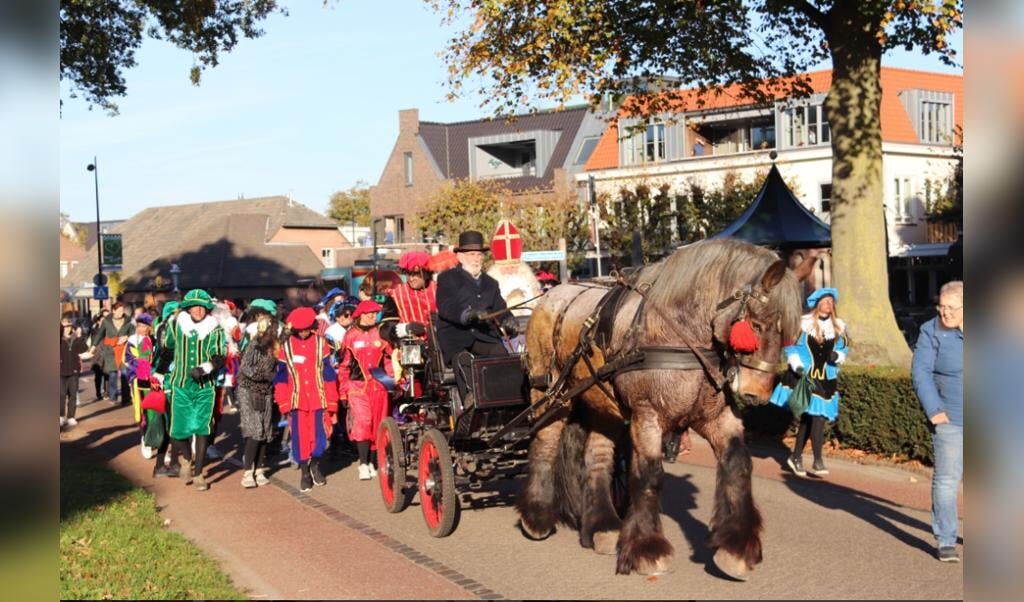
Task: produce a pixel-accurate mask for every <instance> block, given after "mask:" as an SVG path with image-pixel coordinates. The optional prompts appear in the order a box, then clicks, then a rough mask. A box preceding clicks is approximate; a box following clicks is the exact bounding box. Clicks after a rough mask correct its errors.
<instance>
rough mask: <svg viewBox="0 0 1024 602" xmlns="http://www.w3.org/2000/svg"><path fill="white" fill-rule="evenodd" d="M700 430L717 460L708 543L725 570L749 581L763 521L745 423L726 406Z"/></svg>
mask: <svg viewBox="0 0 1024 602" xmlns="http://www.w3.org/2000/svg"><path fill="white" fill-rule="evenodd" d="M698 432H699V433H700V434H701V435H702V436H703V437H704V438H705V439H707V440H708V442H709V443H710V444H711V448H712V449H713V450H714V452H715V457H716V458H717V459H718V470H717V475H716V478H715V507H714V510H713V512H712V515H711V524H710V525H709V527H710V532H709V534H708V544H709V545H710V546H711V547H712V548H715V550H716V552H715V556H714V562H715V564H716V565H717V566H718V568H719V569H721V570H722V572H724V573H725V574H727V575H729V576H730V577H733V578H734V579H739V580H746V579H747V573H748V572H749V571H750V570H751V569H753V568H754V566H755V565H757V564H758V563H759V562H761V531H762V529H763V523H762V520H761V513H760V511H759V510H758V509H757V506H756V505H755V504H754V497H753V494H752V492H751V481H750V480H751V473H752V468H753V467H752V463H751V460H750V452H749V451H748V450H747V448H746V446H745V445H744V444H743V423H742V422H741V421H740V419H739V418H738V417H737V416H736V415H735V414H734V413H733V412H732V410H731V409H727V410H726V411H724V412H722V414H721V415H719V417H718V419H717V420H715V421H713V422H711V423H710V424H703V425H700V427H699V428H698Z"/></svg>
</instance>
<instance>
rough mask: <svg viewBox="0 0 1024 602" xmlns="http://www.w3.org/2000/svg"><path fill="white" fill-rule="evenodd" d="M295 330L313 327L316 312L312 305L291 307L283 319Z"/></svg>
mask: <svg viewBox="0 0 1024 602" xmlns="http://www.w3.org/2000/svg"><path fill="white" fill-rule="evenodd" d="M285 322H287V323H288V324H289V325H290V326H291V327H292V328H294V329H295V330H305V329H307V328H312V327H313V322H316V312H315V311H313V308H312V307H299V308H297V309H293V310H292V312H291V313H290V314H288V318H287V319H286V320H285Z"/></svg>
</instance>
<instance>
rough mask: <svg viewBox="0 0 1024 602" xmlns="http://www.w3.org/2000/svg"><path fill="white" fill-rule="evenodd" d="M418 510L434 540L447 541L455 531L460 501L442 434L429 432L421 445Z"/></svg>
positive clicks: (425, 434) (453, 471)
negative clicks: (445, 538) (441, 538)
mask: <svg viewBox="0 0 1024 602" xmlns="http://www.w3.org/2000/svg"><path fill="white" fill-rule="evenodd" d="M419 490H420V507H421V508H422V509H423V520H424V521H426V523H427V529H429V530H430V534H431V535H433V536H434V537H447V536H448V535H450V534H451V532H452V530H454V529H455V519H456V517H457V516H458V513H459V498H458V494H457V492H456V491H455V469H454V467H453V465H452V454H451V451H450V450H449V449H448V441H447V440H446V439H445V437H444V435H443V434H441V431H439V430H437V429H430V430H429V431H427V432H426V433H424V435H423V439H422V440H421V441H420V466H419Z"/></svg>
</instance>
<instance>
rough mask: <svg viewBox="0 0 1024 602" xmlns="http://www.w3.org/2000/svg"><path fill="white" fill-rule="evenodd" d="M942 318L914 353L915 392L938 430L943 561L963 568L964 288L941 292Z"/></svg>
mask: <svg viewBox="0 0 1024 602" xmlns="http://www.w3.org/2000/svg"><path fill="white" fill-rule="evenodd" d="M938 310H939V315H938V316H937V317H935V318H932V319H931V320H929V321H928V322H925V324H924V325H923V326H922V327H921V334H920V336H919V337H918V339H917V348H916V349H915V350H914V362H913V368H912V373H913V377H914V388H915V389H916V390H917V396H918V398H920V400H921V406H922V407H923V408H924V412H925V415H927V416H928V420H929V421H930V422H931V425H932V428H933V431H932V432H933V434H932V447H933V449H934V453H935V470H934V472H933V475H932V531H933V532H934V533H935V538H936V539H937V540H938V544H939V552H938V556H939V560H941V561H943V562H960V555H959V554H957V551H956V540H957V529H958V526H959V517H958V513H957V505H956V504H957V494H958V493H959V490H960V481H961V479H962V477H963V473H964V283H963V282H961V281H954V282H948V283H946V284H944V285H943V286H942V289H941V290H940V291H939V306H938Z"/></svg>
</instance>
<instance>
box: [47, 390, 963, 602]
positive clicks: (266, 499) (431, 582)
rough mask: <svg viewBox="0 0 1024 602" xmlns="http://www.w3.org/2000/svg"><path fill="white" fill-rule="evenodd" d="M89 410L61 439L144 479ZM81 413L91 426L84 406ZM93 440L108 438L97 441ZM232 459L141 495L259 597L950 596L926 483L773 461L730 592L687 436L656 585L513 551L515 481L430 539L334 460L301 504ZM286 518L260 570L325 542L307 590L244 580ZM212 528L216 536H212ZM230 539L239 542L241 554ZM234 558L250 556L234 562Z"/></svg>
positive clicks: (255, 572) (952, 575) (576, 561)
mask: <svg viewBox="0 0 1024 602" xmlns="http://www.w3.org/2000/svg"><path fill="white" fill-rule="evenodd" d="M87 388H88V387H86V386H85V385H83V389H87ZM83 395H86V393H83ZM94 405H95V406H96V409H99V410H100V411H101V412H102V413H101V414H100V415H99V416H96V417H94V418H92V417H87V418H86V419H85V420H83V421H82V423H81V424H80V425H79V426H78V427H76V429H74V431H77V432H73V433H72V434H70V435H65V436H64V437H67V438H69V439H79V440H80V441H81V442H84V443H88V444H93V443H96V442H98V441H106V443H104V444H103V447H104V449H106V450H107V452H109V453H112V454H113V456H112V457H114V458H115V461H114V462H112V464H113V465H114V466H115V468H117V469H118V470H122V471H127V472H134V473H135V475H136V476H139V475H140V474H141V475H142V480H143V481H145V476H146V474H144V472H145V470H146V467H148V466H149V463H148V462H147V463H146V464H145V466H144V467H143V468H142V469H141V470H142V471H143V472H141V473H140V472H139V468H138V467H137V466H136V465H139V466H141V465H142V463H141V457H140V456H139V454H138V452H137V444H136V442H137V439H136V438H135V437H134V436H133V432H132V431H130V430H126V429H125V428H123V426H122V427H120V428H119V427H117V426H112V425H128V423H129V421H130V415H129V413H128V411H127V409H124V410H122V409H117V410H111V409H109V408H110V406H109V405H108V404H107V403H106V402H101V403H97V404H94ZM101 406H102V407H101ZM83 409H84V410H87V412H83V413H89V412H88V410H90V409H92V408H91V406H87V407H86V408H83ZM91 423H92V425H91ZM235 423H236V419H235V418H234V417H226V419H225V424H224V427H223V430H224V431H225V433H232V432H233V431H234V424H235ZM93 425H94V426H93ZM101 425H102V429H100V428H99V427H101ZM90 430H93V431H97V430H103V431H106V432H105V434H103V435H102V436H95V437H94V436H92V434H90V433H89V431H90ZM113 435H116V436H113ZM218 447H220V448H222V449H225V450H234V449H237V439H236V436H234V435H229V434H225V435H223V436H222V437H221V438H220V439H219V440H218ZM233 454H234V452H233V451H231V452H229V455H228V459H227V461H225V462H223V463H217V464H214V465H213V466H212V467H211V469H210V470H211V471H212V472H214V473H215V474H217V475H221V476H219V477H215V479H217V480H215V481H214V484H213V488H212V489H211V491H210V492H207V493H206V494H197V493H196V492H192V491H186V490H185V488H183V487H181V486H180V485H179V484H178V483H177V482H176V481H174V480H161V481H159V482H157V483H156V485H157V487H154V492H155V493H156V495H157V499H158V501H159V502H160V503H161V505H164V498H166V497H168V496H171V495H172V494H173V496H174V498H175V499H176V500H177V503H178V508H177V510H178V511H179V512H181V513H182V514H181V515H179V516H176V518H175V521H174V524H175V525H176V526H177V527H178V528H180V529H182V530H183V532H185V533H186V535H188V536H190V537H192V538H193V539H196V540H197V542H198V543H199V544H200V545H201V546H203V547H204V548H206V549H208V550H211V552H212V553H214V554H215V555H216V556H217V557H218V558H220V559H222V561H224V562H225V566H226V568H227V570H228V571H229V573H230V574H231V575H232V577H234V578H235V580H236V582H238V583H240V584H241V585H243V586H244V587H248V588H249V589H250V590H251V591H252V592H253V593H254V594H255V595H256V596H260V595H269V596H286V597H293V596H294V597H304V598H314V597H320V596H323V597H365V596H373V597H389V598H405V597H416V596H423V597H429V598H459V597H462V598H465V597H484V598H495V597H506V598H532V599H541V598H544V599H552V598H555V599H557V598H562V599H566V598H572V599H579V598H604V599H608V598H629V599H636V598H650V599H680V598H768V597H770V598H939V599H960V598H962V597H963V571H962V568H961V567H962V565H949V564H942V563H939V562H938V561H936V560H935V558H934V556H933V547H932V541H933V539H932V535H931V530H930V525H929V513H928V511H927V508H928V504H929V500H928V480H927V477H926V476H921V475H914V474H912V473H909V472H905V471H903V470H899V469H895V468H891V467H881V466H861V465H855V464H852V463H849V462H843V461H840V460H832V461H831V462H830V468H831V469H832V474H831V475H830V476H829V477H828V480H822V479H817V478H803V479H802V478H798V477H795V476H793V475H791V474H788V473H787V472H785V471H783V469H782V467H781V464H780V461H779V459H780V458H781V457H782V453H781V450H762V449H758V450H755V478H754V495H755V499H756V500H757V503H758V504H759V506H760V508H761V511H762V513H763V515H764V517H765V523H766V532H765V535H764V550H765V560H764V562H763V563H762V564H761V565H760V566H759V567H758V568H757V569H756V570H755V571H754V572H753V574H752V575H751V579H750V581H748V582H746V583H738V582H733V581H730V580H728V579H726V578H723V577H721V576H720V575H718V574H717V572H716V571H715V569H714V568H709V567H712V565H711V564H710V563H709V559H710V552H709V550H708V549H707V548H706V547H705V546H704V544H703V540H704V537H705V536H706V534H707V527H706V525H707V521H708V519H709V517H710V512H711V502H712V494H713V489H714V469H713V467H712V458H711V454H710V450H709V449H708V448H707V446H706V444H705V443H704V442H703V441H701V440H700V439H699V438H695V439H694V453H693V454H692V455H690V456H687V457H686V462H684V463H679V464H674V465H666V470H667V475H666V480H665V487H664V498H663V524H664V527H665V531H666V534H667V536H668V538H669V540H670V541H671V542H672V543H673V545H674V546H675V548H676V556H675V558H674V560H673V563H672V572H671V573H670V574H668V575H665V576H660V577H657V578H645V577H641V576H629V577H624V576H616V575H615V574H614V558H613V557H608V556H598V555H596V554H594V553H593V552H590V551H588V550H584V549H582V548H580V547H579V545H578V543H577V539H576V534H575V533H574V532H572V531H570V530H568V529H560V530H559V531H558V532H557V533H556V534H555V535H554V536H552V537H551V538H549V539H547V540H545V541H542V542H532V541H529V540H527V539H525V538H524V537H523V536H522V535H521V534H520V533H519V531H518V529H517V528H516V527H515V522H516V514H515V512H514V510H513V509H512V507H511V502H512V499H513V495H514V492H515V489H516V487H517V486H518V482H513V483H499V484H497V486H494V487H491V488H489V489H487V488H485V490H482V491H479V492H472V493H468V494H466V495H465V497H464V500H463V512H462V516H461V520H460V523H459V525H458V528H457V529H456V531H455V532H454V533H453V534H452V535H451V536H450V537H447V538H444V539H435V538H432V537H430V536H429V534H428V533H427V531H426V527H425V526H424V524H423V520H422V516H421V514H420V508H419V506H418V504H417V502H416V501H415V500H414V501H413V504H412V505H411V506H410V507H409V508H408V509H407V510H406V511H405V512H403V513H401V514H397V515H393V514H388V513H387V512H386V511H385V509H384V507H383V505H382V504H381V502H380V496H379V490H378V486H377V482H376V481H368V482H360V481H358V480H357V479H356V474H355V469H354V467H353V466H349V465H346V462H344V461H342V462H338V463H335V464H332V465H331V466H330V467H329V468H328V471H327V472H328V477H327V478H328V484H327V486H326V487H320V488H316V489H314V490H313V491H312V492H309V493H308V494H301V493H299V492H298V491H297V485H298V472H297V471H295V470H293V469H290V468H288V467H287V466H286V467H284V468H282V469H281V470H279V471H278V472H277V473H276V474H275V476H274V483H275V485H276V487H274V488H266V489H260V490H258V491H255V492H253V491H244V492H243V491H241V488H240V486H239V485H238V479H239V478H240V474H239V473H238V472H237V469H236V468H235V467H234V464H233V463H232V462H233V460H232V458H233ZM272 492H273V493H272ZM199 495H205V496H206V497H207V498H208V500H207V501H204V502H201V503H211V504H220V505H221V509H222V510H223V511H224V512H221V513H220V514H218V515H217V516H216V517H213V519H203V522H204V525H205V526H199V527H197V526H196V525H183V524H182V521H183V520H187V521H189V522H193V523H194V522H200V521H199V519H194V518H187V516H188V513H186V512H184V511H183V510H182V507H185V506H187V505H189V504H193V503H194V501H195V497H196V496H199ZM253 496H262V497H259V498H257V497H253ZM240 499H241V500H242V501H241V502H239V501H238V500H240ZM257 499H258V500H259V502H258V505H256V506H255V507H252V508H245V509H244V512H245V513H246V516H249V515H251V518H250V519H249V520H250V522H249V523H248V524H250V525H251V528H249V529H246V528H241V529H239V528H237V527H231V525H232V524H234V523H233V517H234V516H235V515H236V514H239V513H240V512H242V511H243V510H241V509H239V508H237V507H235V509H234V510H232V511H231V512H228V510H230V508H229V507H228V506H229V505H234V504H242V505H245V506H248V505H249V504H248V500H253V501H255V500H257ZM169 512H173V509H169V508H166V507H165V509H164V513H165V514H167V513H169ZM292 513H295V515H296V516H300V517H302V521H301V524H297V525H295V527H296V528H295V529H293V530H291V531H290V532H291V533H293V535H291V536H289V537H287V538H278V539H277V540H275V544H274V546H273V548H272V550H273V555H274V556H277V558H278V560H277V561H276V562H274V563H272V564H270V565H269V566H272V567H274V566H276V567H279V568H280V569H283V568H284V567H286V566H288V564H289V563H288V561H286V560H284V558H285V557H287V556H289V555H290V554H291V553H293V552H290V550H292V549H294V550H295V551H294V553H295V554H297V553H298V551H297V550H298V549H308V548H309V547H310V542H313V541H320V540H321V539H322V538H327V539H328V540H330V541H331V542H332V543H331V545H328V546H326V547H321V548H319V550H320V551H319V552H318V553H319V554H322V555H323V556H324V557H325V558H326V559H325V561H324V565H325V567H327V568H322V567H321V568H318V569H317V572H315V573H314V575H315V578H310V579H305V580H302V582H300V583H297V584H296V583H284V584H282V579H281V577H280V576H279V575H277V573H279V572H281V571H279V570H272V569H262V568H256V569H254V568H253V567H254V566H256V565H259V563H258V558H259V557H260V556H265V555H266V553H265V552H264V551H262V550H261V549H260V547H259V546H261V545H265V544H263V543H262V542H263V541H264V538H263V537H261V533H262V530H265V529H271V527H270V526H269V525H270V523H271V522H272V517H271V516H269V515H273V516H277V515H278V514H279V515H280V516H282V517H283V516H291V514H292ZM217 517H219V519H218V518H217ZM218 520H220V521H222V523H223V525H225V526H223V527H222V528H220V529H218V528H217V521H218ZM284 520H288V519H287V518H285V519H284ZM207 523H209V524H207ZM273 524H274V525H276V524H277V523H276V522H275V523H273ZM274 528H276V527H274ZM275 533H276V531H275ZM313 534H317V535H315V536H314V535H313ZM239 540H251V541H252V543H251V544H248V545H247V546H246V545H239V543H238V542H239ZM313 547H314V548H316V546H313ZM239 549H241V550H243V551H244V550H246V549H248V550H250V552H249V553H244V552H237V551H231V550H239ZM225 550H227V551H225ZM965 555H966V554H965ZM243 556H244V557H243ZM353 559H355V560H359V561H362V566H363V567H364V568H363V569H361V571H362V574H364V575H367V576H368V578H367V579H363V580H362V582H361V585H360V580H359V579H352V576H351V575H349V574H348V573H349V571H347V570H346V571H345V572H346V577H345V578H344V579H339V578H337V577H332V576H331V572H332V571H331V569H330V567H332V566H333V567H348V566H351V564H352V562H353V561H354V560H353ZM259 566H263V565H259ZM337 570H339V571H340V570H343V569H337ZM381 571H384V574H386V575H392V576H394V578H393V579H389V580H387V583H385V585H381V586H378V587H377V588H374V587H368V586H367V581H373V580H374V579H373V578H372V577H373V575H376V574H379V573H380V572H381Z"/></svg>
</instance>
